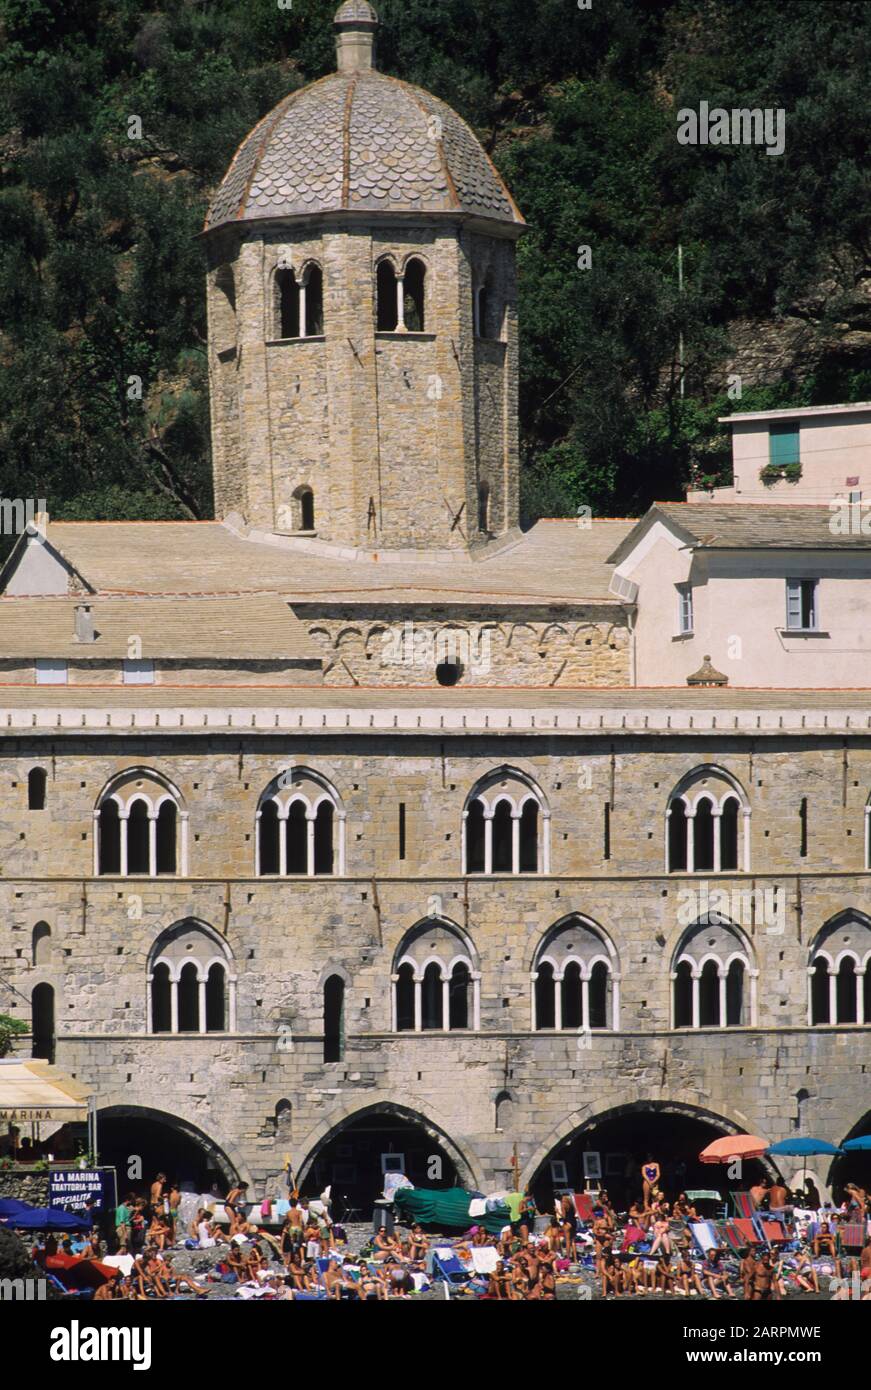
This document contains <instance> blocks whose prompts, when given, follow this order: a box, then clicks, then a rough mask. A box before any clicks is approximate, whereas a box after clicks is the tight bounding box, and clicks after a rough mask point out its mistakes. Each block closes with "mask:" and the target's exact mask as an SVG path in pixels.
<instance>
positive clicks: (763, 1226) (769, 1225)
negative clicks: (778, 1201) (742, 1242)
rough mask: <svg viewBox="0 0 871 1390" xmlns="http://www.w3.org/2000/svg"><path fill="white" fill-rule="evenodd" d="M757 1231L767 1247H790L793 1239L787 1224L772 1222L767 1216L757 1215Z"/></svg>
mask: <svg viewBox="0 0 871 1390" xmlns="http://www.w3.org/2000/svg"><path fill="white" fill-rule="evenodd" d="M756 1229H757V1230H758V1231H759V1234H760V1235H761V1237H762V1239H763V1240H764V1241H765V1243H766V1244H767V1245H772V1246H773V1245H788V1244H789V1242H790V1241H791V1240H792V1239H793V1236H792V1232H791V1231H790V1230H789V1229H788V1228H787V1226H786V1223H785V1222H783V1221H772V1220H771V1218H770V1217H769V1216H767V1215H765V1216H763V1215H761V1214H760V1215H757V1218H756Z"/></svg>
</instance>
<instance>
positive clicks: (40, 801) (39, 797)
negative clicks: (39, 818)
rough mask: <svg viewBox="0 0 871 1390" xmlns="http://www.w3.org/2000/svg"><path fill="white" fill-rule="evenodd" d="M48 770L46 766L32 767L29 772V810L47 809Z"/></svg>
mask: <svg viewBox="0 0 871 1390" xmlns="http://www.w3.org/2000/svg"><path fill="white" fill-rule="evenodd" d="M46 776H47V774H46V771H45V768H44V767H32V768H31V769H30V771H29V772H28V774H27V809H28V811H44V810H45V783H46Z"/></svg>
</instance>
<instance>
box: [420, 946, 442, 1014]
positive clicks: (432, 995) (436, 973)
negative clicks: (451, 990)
mask: <svg viewBox="0 0 871 1390" xmlns="http://www.w3.org/2000/svg"><path fill="white" fill-rule="evenodd" d="M421 994H422V1006H423V1007H422V1011H421V1012H422V1026H423V1028H424V1031H426V1029H436V1028H443V1027H444V1013H443V1009H442V971H441V966H440V965H438V964H437V963H436V962H435V961H430V963H429V965H428V966H427V967H426V969H425V970H424V972H423V988H422V991H421Z"/></svg>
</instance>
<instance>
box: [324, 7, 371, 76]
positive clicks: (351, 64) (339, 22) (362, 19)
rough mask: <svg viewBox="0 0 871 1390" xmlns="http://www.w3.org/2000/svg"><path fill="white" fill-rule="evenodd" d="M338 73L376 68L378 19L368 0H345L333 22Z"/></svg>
mask: <svg viewBox="0 0 871 1390" xmlns="http://www.w3.org/2000/svg"><path fill="white" fill-rule="evenodd" d="M333 27H334V29H335V31H336V65H337V67H338V69H339V72H369V71H371V69H372V68H373V67H374V66H375V30H376V29H377V28H378V16H377V14H376V13H375V11H374V10H373V8H372V6H371V5H370V4H369V0H345V3H344V4H343V5H340V6H339V8H338V9H337V10H336V13H335V17H334V19H333Z"/></svg>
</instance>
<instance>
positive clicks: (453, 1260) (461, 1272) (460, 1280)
mask: <svg viewBox="0 0 871 1390" xmlns="http://www.w3.org/2000/svg"><path fill="white" fill-rule="evenodd" d="M432 1272H433V1278H434V1279H442V1280H444V1282H445V1283H446V1284H453V1285H455V1286H456V1285H457V1284H467V1283H468V1282H469V1280H470V1279H471V1277H472V1276H471V1274H470V1273H469V1271H468V1270H467V1269H465V1268H464V1266H463V1265H461V1264H460V1261H459V1260H458V1259H457V1257H456V1255H455V1254H454V1252H453V1250H451V1249H450V1248H449V1247H447V1246H439V1247H438V1248H437V1249H436V1250H434V1251H433V1257H432Z"/></svg>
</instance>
